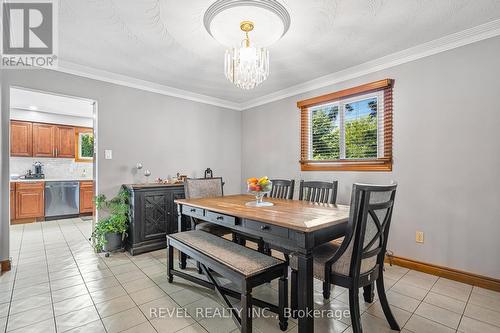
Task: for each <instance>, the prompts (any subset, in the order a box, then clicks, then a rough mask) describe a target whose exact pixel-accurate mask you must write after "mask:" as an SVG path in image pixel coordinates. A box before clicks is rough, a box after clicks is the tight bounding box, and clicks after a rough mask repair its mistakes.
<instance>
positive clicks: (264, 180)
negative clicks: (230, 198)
mask: <svg viewBox="0 0 500 333" xmlns="http://www.w3.org/2000/svg"><path fill="white" fill-rule="evenodd" d="M272 188H273V183H272V182H271V181H270V180H269V178H268V177H265V176H264V177H261V178H248V179H247V189H248V193H251V194H253V195H255V199H256V200H255V201H252V202H247V203H246V205H247V206H252V207H269V206H272V205H273V203H272V202H264V201H263V199H264V196H265V195H266V194H269V193H270V192H271V189H272Z"/></svg>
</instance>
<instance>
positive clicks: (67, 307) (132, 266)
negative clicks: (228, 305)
mask: <svg viewBox="0 0 500 333" xmlns="http://www.w3.org/2000/svg"><path fill="white" fill-rule="evenodd" d="M90 226H91V224H90V221H83V220H81V219H70V220H61V221H51V222H44V223H37V224H25V225H17V226H13V227H12V229H11V244H10V246H11V253H12V257H13V269H12V271H10V272H8V273H5V274H3V275H1V276H0V330H1V331H6V332H11V331H12V332H23V333H24V332H43V333H50V332H92V333H94V332H109V333H114V332H140V333H148V332H183V333H186V332H207V331H208V332H216V333H223V332H232V331H235V329H236V326H235V325H234V323H233V322H232V320H231V319H228V318H222V319H221V318H215V319H214V318H208V317H207V316H204V315H202V314H200V313H198V314H197V310H196V309H199V308H209V309H218V310H223V308H222V307H221V305H220V304H219V303H218V300H217V297H216V296H215V294H214V293H213V292H212V291H211V290H208V289H205V288H202V287H198V286H195V285H193V284H191V283H188V282H186V281H183V280H182V279H180V278H175V279H174V283H173V284H169V283H168V282H167V280H166V278H165V265H166V256H165V254H166V251H164V250H162V251H156V252H152V253H148V254H144V255H139V256H135V257H131V256H128V255H127V254H126V253H117V254H112V255H111V256H110V257H109V258H106V257H104V256H102V255H98V254H95V253H94V252H93V250H92V247H91V246H90V244H89V242H88V238H89V236H90ZM192 264H193V263H191V266H192V267H193V274H196V273H195V272H194V265H192ZM385 279H386V286H387V288H388V298H389V301H390V303H391V304H392V309H393V312H394V314H395V316H396V318H397V320H398V322H399V323H400V325H401V327H404V328H403V332H407V333H408V332H414V333H421V332H422V333H425V332H429V333H439V332H456V331H458V332H478V333H479V332H480V333H488V332H500V293H495V292H492V291H488V290H485V289H481V288H476V287H474V288H473V287H472V286H469V285H465V284H461V283H457V282H453V281H450V280H446V279H440V278H437V277H435V276H431V275H427V274H423V273H419V272H415V271H409V270H407V269H404V268H400V267H387V270H386V273H385ZM315 290H316V294H315V302H316V307H317V308H318V309H327V310H328V309H329V310H345V309H348V301H347V299H348V297H347V293H346V292H345V290H344V289H342V288H334V290H333V293H332V298H331V300H329V301H325V300H323V297H322V295H321V283H319V281H317V283H315ZM254 294H255V295H256V297H259V298H263V299H275V298H276V295H277V291H276V284H275V283H274V282H273V283H270V284H268V285H264V286H262V287H260V288H258V289H257V290H256V291H255V292H254ZM159 308H162V309H178V311H179V312H178V313H177V314H181V316H174V315H173V313H172V312H171V310H168V311H170V312H169V313H170V316H169V315H168V314H167V315H166V318H158V316H155V315H154V313H151V309H153V310H154V309H159ZM361 311H362V312H363V315H362V319H363V327H364V331H365V332H391V331H390V329H389V326H388V325H387V323H386V321H385V319H384V316H383V313H382V310H381V307H380V304H379V303H378V302H375V303H373V304H366V303H364V302H361ZM349 324H350V319H349V318H339V320H335V319H329V318H323V319H317V320H316V322H315V327H316V331H317V332H351V331H352V330H351V329H350V327H349ZM254 327H255V330H254V331H256V332H265V333H268V332H280V330H279V329H278V325H277V320H276V319H274V318H258V319H255V321H254ZM288 331H289V332H296V331H297V325H296V321H294V320H291V321H290V323H289V330H288Z"/></svg>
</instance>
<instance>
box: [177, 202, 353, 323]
mask: <svg viewBox="0 0 500 333" xmlns="http://www.w3.org/2000/svg"><path fill="white" fill-rule="evenodd" d="M264 200H265V202H267V205H268V206H262V207H255V205H252V204H249V203H250V202H252V201H253V202H255V197H253V196H251V195H245V194H238V195H226V196H220V197H208V198H198V199H178V200H175V203H176V204H177V209H178V210H177V211H178V212H179V214H178V224H179V225H178V227H179V229H178V230H179V231H185V230H188V229H190V228H191V225H190V224H189V223H186V219H185V218H184V219H183V218H182V216H189V217H193V218H195V219H198V220H202V221H206V222H211V223H215V224H218V225H221V226H224V227H227V228H230V229H232V230H233V231H234V232H236V233H238V232H240V233H242V234H247V235H252V236H253V237H256V238H261V239H262V240H263V241H264V242H265V243H266V244H267V245H268V246H269V247H270V248H272V249H275V250H278V251H281V252H283V253H284V254H291V253H293V255H294V256H296V257H297V264H298V269H297V270H298V278H297V284H298V285H297V289H298V304H297V305H298V308H297V310H298V311H297V313H298V314H300V315H299V317H298V331H299V332H300V333H306V332H307V333H310V332H314V315H313V310H314V289H313V280H314V278H313V250H314V248H315V247H317V246H319V245H321V244H324V243H325V242H329V241H332V240H334V239H337V238H340V237H342V236H344V235H345V233H346V229H347V221H348V219H349V206H346V205H335V204H323V203H311V202H307V201H299V200H288V199H274V198H265V199H264ZM269 203H272V206H270V204H269ZM179 265H180V267H181V268H182V269H184V268H185V267H186V256H185V255H184V254H182V253H181V255H180V262H179Z"/></svg>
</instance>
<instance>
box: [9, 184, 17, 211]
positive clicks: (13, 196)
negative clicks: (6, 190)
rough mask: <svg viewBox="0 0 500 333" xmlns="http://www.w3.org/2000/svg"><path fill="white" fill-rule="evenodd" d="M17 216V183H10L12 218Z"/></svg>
mask: <svg viewBox="0 0 500 333" xmlns="http://www.w3.org/2000/svg"><path fill="white" fill-rule="evenodd" d="M15 218H16V190H15V184H14V183H11V184H10V219H11V220H14V219H15Z"/></svg>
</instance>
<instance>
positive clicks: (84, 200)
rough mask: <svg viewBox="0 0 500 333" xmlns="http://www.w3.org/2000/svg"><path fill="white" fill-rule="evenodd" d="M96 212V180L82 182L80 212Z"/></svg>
mask: <svg viewBox="0 0 500 333" xmlns="http://www.w3.org/2000/svg"><path fill="white" fill-rule="evenodd" d="M93 212H94V182H91V181H83V182H80V214H84V213H93Z"/></svg>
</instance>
